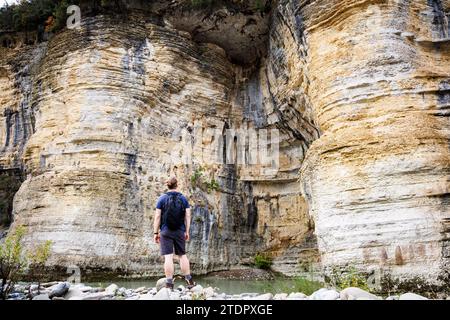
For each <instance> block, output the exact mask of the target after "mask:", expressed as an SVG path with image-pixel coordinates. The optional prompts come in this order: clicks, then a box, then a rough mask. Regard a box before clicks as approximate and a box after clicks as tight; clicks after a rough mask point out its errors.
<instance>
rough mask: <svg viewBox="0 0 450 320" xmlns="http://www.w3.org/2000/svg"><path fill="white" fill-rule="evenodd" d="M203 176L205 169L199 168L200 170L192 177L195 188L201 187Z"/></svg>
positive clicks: (196, 170)
mask: <svg viewBox="0 0 450 320" xmlns="http://www.w3.org/2000/svg"><path fill="white" fill-rule="evenodd" d="M202 176H203V168H202V167H199V168H198V169H195V171H194V173H193V174H192V176H191V184H192V186H193V187H198V186H199V184H200V182H201V178H202Z"/></svg>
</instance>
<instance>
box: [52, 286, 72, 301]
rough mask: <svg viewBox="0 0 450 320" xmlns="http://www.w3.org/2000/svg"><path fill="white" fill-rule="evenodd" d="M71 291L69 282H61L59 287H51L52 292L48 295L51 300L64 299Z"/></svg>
mask: <svg viewBox="0 0 450 320" xmlns="http://www.w3.org/2000/svg"><path fill="white" fill-rule="evenodd" d="M69 289H70V283H68V282H61V283H58V284H57V285H54V286H53V287H50V292H49V294H48V297H49V298H50V299H52V298H54V297H64V295H65V294H66V293H67V292H68V291H69Z"/></svg>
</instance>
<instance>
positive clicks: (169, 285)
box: [166, 282, 173, 290]
mask: <svg viewBox="0 0 450 320" xmlns="http://www.w3.org/2000/svg"><path fill="white" fill-rule="evenodd" d="M166 288H167V289H170V290H173V283H168V282H166Z"/></svg>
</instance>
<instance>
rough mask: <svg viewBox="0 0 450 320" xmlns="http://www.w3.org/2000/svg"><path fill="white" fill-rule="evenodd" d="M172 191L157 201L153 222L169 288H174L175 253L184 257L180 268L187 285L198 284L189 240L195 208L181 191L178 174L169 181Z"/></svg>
mask: <svg viewBox="0 0 450 320" xmlns="http://www.w3.org/2000/svg"><path fill="white" fill-rule="evenodd" d="M166 184H167V187H168V188H169V191H168V192H167V193H165V194H163V195H162V196H161V197H159V199H158V202H157V204H156V212H155V219H154V222H153V233H154V237H153V238H154V240H155V242H156V243H160V247H161V255H162V256H164V273H165V275H166V288H169V289H173V274H174V265H173V254H174V251H175V254H176V255H177V256H179V258H180V268H181V272H182V273H183V275H184V277H185V279H186V282H187V288H188V289H191V288H192V287H194V286H195V282H194V280H193V279H192V276H191V271H190V265H189V259H188V258H187V256H186V241H189V228H190V225H191V208H190V206H189V202H188V201H187V199H186V197H185V196H183V195H182V194H181V193H180V192H178V191H177V188H178V181H177V179H176V178H175V177H172V178H170V179H169V180H168V181H167V182H166Z"/></svg>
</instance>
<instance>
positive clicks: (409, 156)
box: [301, 1, 450, 285]
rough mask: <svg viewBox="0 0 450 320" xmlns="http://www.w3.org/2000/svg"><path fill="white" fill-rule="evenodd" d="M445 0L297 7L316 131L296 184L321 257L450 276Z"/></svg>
mask: <svg viewBox="0 0 450 320" xmlns="http://www.w3.org/2000/svg"><path fill="white" fill-rule="evenodd" d="M449 5H450V3H449V2H448V1H424V2H422V1H376V2H373V1H372V2H368V1H367V2H360V3H355V2H354V1H314V3H313V4H306V3H305V5H304V6H303V7H302V12H303V13H304V17H305V19H304V28H305V33H307V35H308V36H307V38H308V43H309V50H308V53H309V57H308V61H309V62H308V76H309V79H310V86H309V97H310V99H311V104H312V106H313V108H314V113H315V114H316V115H317V119H318V124H319V126H320V128H321V131H322V136H321V138H320V139H318V140H316V141H315V142H314V143H313V144H312V146H311V147H310V149H309V150H308V153H307V158H306V161H305V163H304V165H303V168H302V174H301V184H302V185H303V190H304V193H305V194H306V196H307V198H308V200H309V205H310V212H311V214H312V215H313V216H314V220H315V226H316V234H317V237H318V244H319V250H320V251H321V258H322V263H323V265H324V266H325V267H332V266H342V265H346V264H347V265H354V266H358V267H359V268H361V269H363V270H368V271H369V270H371V269H381V270H382V273H385V275H383V274H380V278H381V279H383V278H386V277H392V276H393V277H394V278H396V279H403V280H405V279H411V278H417V282H425V283H427V282H428V283H434V284H438V285H439V284H444V283H445V282H446V283H447V285H448V272H449V218H450V207H449V206H448V194H449V190H450V189H449V188H450V185H449V180H448V173H449V166H450V162H449V159H450V158H449V155H450V154H449V134H450V132H449V130H448V125H449V119H448V115H449V114H448V108H449V103H450V100H449V89H450V87H449V79H450V50H449V49H450V41H449V33H448V20H447V19H446V18H445V15H446V14H448V12H449V9H450V6H449ZM319 8H320V10H319ZM386 274H388V276H387V275H386ZM438 279H440V280H441V281H438ZM445 279H446V280H445Z"/></svg>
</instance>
